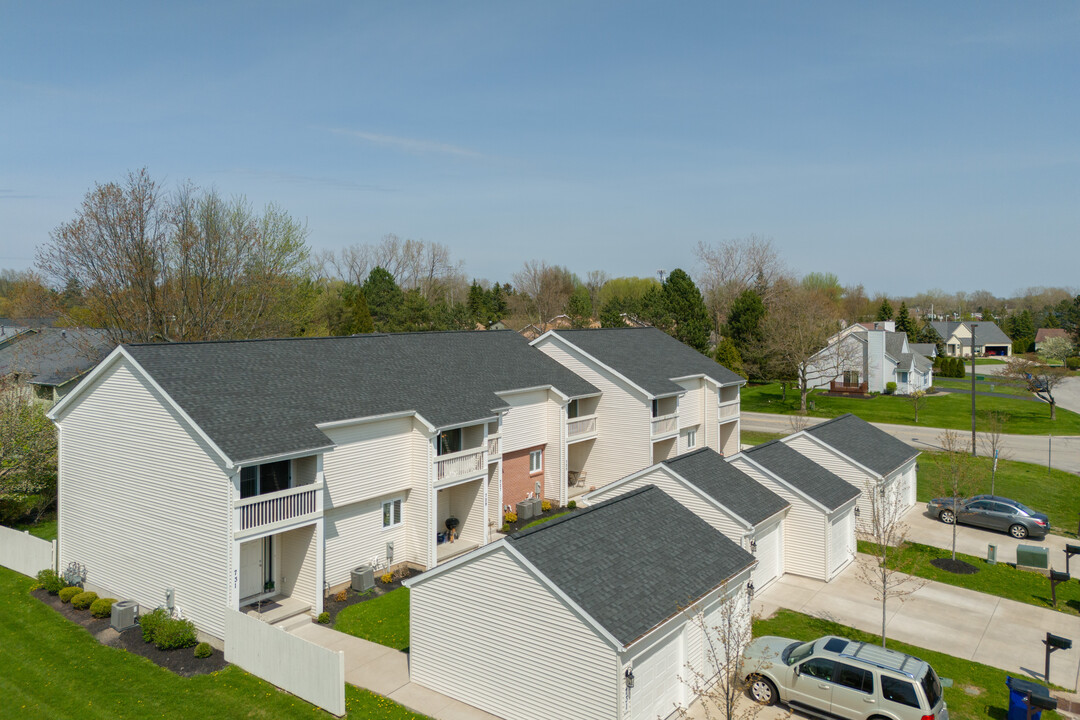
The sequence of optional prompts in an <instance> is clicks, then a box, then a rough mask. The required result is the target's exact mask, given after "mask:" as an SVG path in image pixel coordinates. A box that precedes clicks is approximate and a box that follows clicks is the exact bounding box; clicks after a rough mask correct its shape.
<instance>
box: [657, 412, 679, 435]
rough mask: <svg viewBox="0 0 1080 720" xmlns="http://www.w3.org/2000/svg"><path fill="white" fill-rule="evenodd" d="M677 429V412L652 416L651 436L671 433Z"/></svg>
mask: <svg viewBox="0 0 1080 720" xmlns="http://www.w3.org/2000/svg"><path fill="white" fill-rule="evenodd" d="M678 431H679V413H672V414H670V415H661V416H660V417H657V418H653V421H652V434H653V437H659V436H661V435H673V434H675V433H677V432H678Z"/></svg>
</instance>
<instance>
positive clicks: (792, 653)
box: [782, 642, 814, 665]
mask: <svg viewBox="0 0 1080 720" xmlns="http://www.w3.org/2000/svg"><path fill="white" fill-rule="evenodd" d="M813 651H814V643H812V642H808V643H802V644H799V643H794V644H792V645H788V647H787V649H785V650H784V655H785V656H786V657H782V659H783V661H784V664H786V665H794V664H795V663H797V662H800V661H802V660H805V659H806V658H808V657H809V656H810V653H812V652H813Z"/></svg>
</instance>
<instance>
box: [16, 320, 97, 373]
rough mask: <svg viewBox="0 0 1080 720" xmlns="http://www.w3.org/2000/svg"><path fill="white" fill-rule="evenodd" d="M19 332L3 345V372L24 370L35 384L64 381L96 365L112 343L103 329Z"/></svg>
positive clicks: (29, 330) (48, 329)
mask: <svg viewBox="0 0 1080 720" xmlns="http://www.w3.org/2000/svg"><path fill="white" fill-rule="evenodd" d="M11 330H12V328H7V331H8V335H10V334H11ZM20 335H21V337H16V339H14V340H13V341H10V342H7V343H6V344H3V345H0V374H3V375H7V374H9V373H13V372H19V373H25V374H27V375H30V376H31V377H29V378H28V381H29V382H31V383H33V384H35V385H63V384H64V383H66V382H69V381H70V380H73V379H75V378H77V377H79V376H80V375H82V374H83V373H85V372H88V371H89V370H91V369H93V367H94V366H95V365H97V364H98V362H99V361H100V360H101V359H102V358H104V357H105V356H106V355H108V354H109V351H110V350H112V347H113V346H112V343H111V342H109V339H108V337H107V335H106V334H105V331H104V330H90V329H84V328H49V327H42V328H36V329H26V330H24V331H23V332H21V333H20ZM4 337H7V336H4Z"/></svg>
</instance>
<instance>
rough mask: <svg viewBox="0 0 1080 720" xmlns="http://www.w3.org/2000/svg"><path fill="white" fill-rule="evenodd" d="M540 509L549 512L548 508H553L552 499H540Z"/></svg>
mask: <svg viewBox="0 0 1080 720" xmlns="http://www.w3.org/2000/svg"><path fill="white" fill-rule="evenodd" d="M540 509H541V510H543V511H544V512H547V511H548V510H550V509H551V501H550V500H541V501H540Z"/></svg>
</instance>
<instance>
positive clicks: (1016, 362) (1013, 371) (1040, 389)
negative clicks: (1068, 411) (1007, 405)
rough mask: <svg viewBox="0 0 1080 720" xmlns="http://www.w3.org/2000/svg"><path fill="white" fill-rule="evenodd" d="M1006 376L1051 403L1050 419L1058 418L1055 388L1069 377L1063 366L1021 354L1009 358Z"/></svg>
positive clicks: (1004, 374) (1004, 373)
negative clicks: (1045, 362)
mask: <svg viewBox="0 0 1080 720" xmlns="http://www.w3.org/2000/svg"><path fill="white" fill-rule="evenodd" d="M1002 375H1003V376H1004V377H1007V378H1010V379H1012V380H1017V381H1019V382H1021V383H1023V385H1024V386H1025V387H1026V388H1027V389H1028V390H1029V391H1031V392H1033V393H1035V396H1036V397H1037V398H1039V399H1040V400H1042V401H1043V402H1045V403H1049V405H1050V419H1051V420H1056V419H1057V401H1056V400H1055V399H1054V389H1055V388H1057V387H1058V386H1059V385H1061V383H1062V382H1064V380H1065V378H1067V377H1068V371H1066V370H1065V368H1063V367H1051V366H1049V365H1045V364H1043V363H1040V362H1036V361H1035V360H1029V359H1028V358H1025V357H1021V356H1019V355H1017V356H1013V357H1011V358H1009V361H1008V365H1007V366H1006V368H1005V371H1004V372H1003V373H1002Z"/></svg>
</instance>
